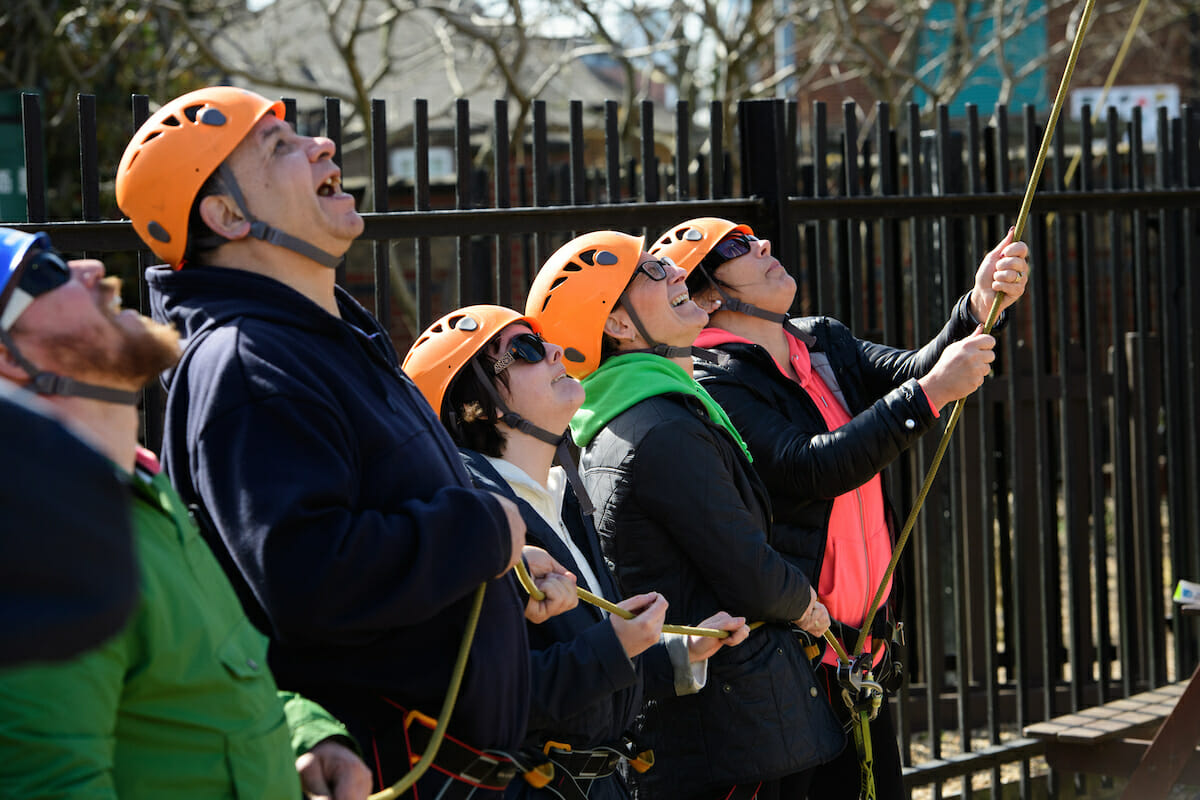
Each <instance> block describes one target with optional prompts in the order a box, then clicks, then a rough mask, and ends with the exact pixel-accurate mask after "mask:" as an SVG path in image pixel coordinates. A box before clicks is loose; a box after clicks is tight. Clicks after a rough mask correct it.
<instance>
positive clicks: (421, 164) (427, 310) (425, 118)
mask: <svg viewBox="0 0 1200 800" xmlns="http://www.w3.org/2000/svg"><path fill="white" fill-rule="evenodd" d="M431 207H432V205H431V203H430V196H429V101H428V100H425V99H423V98H417V99H415V100H413V210H414V211H428V210H429V209H430V208H431ZM413 246H414V248H415V258H416V262H417V263H416V272H417V327H416V329H417V330H418V331H423V330H425V329H426V328H427V327H429V325H430V323H432V322H433V320H434V316H433V259H432V257H431V256H430V246H429V237H428V236H418V237H417V239H416V241H415V242H414V245H413Z"/></svg>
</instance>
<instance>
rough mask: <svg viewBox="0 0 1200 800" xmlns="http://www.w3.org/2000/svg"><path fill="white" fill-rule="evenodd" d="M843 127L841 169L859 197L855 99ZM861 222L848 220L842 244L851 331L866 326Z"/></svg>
mask: <svg viewBox="0 0 1200 800" xmlns="http://www.w3.org/2000/svg"><path fill="white" fill-rule="evenodd" d="M842 130H843V131H845V134H846V135H845V137H844V139H843V142H844V149H843V150H842V171H843V176H844V179H845V181H846V196H847V197H857V196H858V193H859V192H858V186H859V176H858V113H857V111H856V107H855V105H854V102H853V101H850V100H848V101H846V102H844V103H842ZM860 224H861V221H860V220H856V219H851V220H846V224H845V235H846V238H845V242H844V245H843V246H844V247H845V248H846V250H845V252H846V259H845V261H846V266H847V267H848V269H847V270H846V271H845V275H846V282H845V290H846V295H845V299H846V300H847V301H848V302H847V305H846V310H847V311H848V312H849V313H848V314H847V315H846V316H845V317H844V319H845V320H846V324H848V325H849V326H850V330H852V331H859V330H861V329H862V328H863V327H864V325H865V322H864V315H863V297H864V296H865V294H866V292H865V288H864V277H863V264H862V236H861V234H860V232H859V226H860Z"/></svg>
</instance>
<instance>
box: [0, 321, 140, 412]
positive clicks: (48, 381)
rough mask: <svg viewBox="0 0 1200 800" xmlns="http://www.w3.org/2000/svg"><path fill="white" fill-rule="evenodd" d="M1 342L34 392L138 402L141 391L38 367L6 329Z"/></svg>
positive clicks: (125, 402) (28, 387)
mask: <svg viewBox="0 0 1200 800" xmlns="http://www.w3.org/2000/svg"><path fill="white" fill-rule="evenodd" d="M0 342H3V343H4V346H5V347H7V348H8V351H9V353H11V354H12V357H13V360H14V361H16V362H17V364H18V365H19V366H20V367H21V369H23V370H25V372H26V374H28V375H29V378H30V382H29V386H27V387H26V389H28V390H29V391H31V392H33V393H34V394H41V395H58V396H59V397H83V398H87V399H88V400H100V401H102V402H105V403H115V404H117V405H123V406H136V405H137V403H138V397H139V395H140V394H141V393H140V392H130V391H126V390H124V389H113V388H112V387H110V386H99V385H97V384H94V383H84V382H83V381H77V380H75V379H74V378H68V377H67V376H66V375H57V374H55V373H53V372H47V371H45V370H41V369H38V368H37V367H36V366H34V364H33V362H31V361H30V360H29V359H27V358H26V357H25V356H24V354H22V353H21V351H20V350H19V349H18V348H17V345H16V342H14V341H13V340H12V337H11V336H9V334H8V332H7V331H0Z"/></svg>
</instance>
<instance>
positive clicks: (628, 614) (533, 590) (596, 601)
mask: <svg viewBox="0 0 1200 800" xmlns="http://www.w3.org/2000/svg"><path fill="white" fill-rule="evenodd" d="M517 579H518V580H520V581H521V585H522V586H524V587H525V591H527V592H529V596H530V597H532V598H533V599H534V600H545V599H546V594H545V592H543V591H542V590H541V589H539V588H537V587H536V586H534V585H533V578H531V577H529V570H527V569H525V564H524V563H523V562H520V561H518V562H517ZM575 593H576V594H577V595H579V599H580V600H584V601H586V602H588V603H591V604H592V605H594V606H596V607H598V608H603V609H604V610H605V611H607V612H608V613H610V614H616V615H617V616H618V617H620V618H621V619H633V618H634V617H635V616H637V615H636V614H634V613H633V612H632V611H629V610H627V609H624V608H621V607H620V606H618V605H615V604H614V603H610V602H609V601H607V600H605V599H604V598H603V597H600V596H599V595H595V594H592V593H591V592H589V591H588V590H587V589H584V588H583V587H581V586H576V587H575ZM759 624H761V623H759ZM752 627H755V628H756V627H758V625H754V626H752ZM662 629H663V633H682V634H685V635H687V636H710V637H712V638H714V639H724V638H725V637H727V636H729V631H722V630H718V629H717V628H694V627H692V626H691V625H663V626H662Z"/></svg>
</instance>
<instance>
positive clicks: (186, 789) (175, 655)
mask: <svg viewBox="0 0 1200 800" xmlns="http://www.w3.org/2000/svg"><path fill="white" fill-rule="evenodd" d="M131 483H132V491H133V496H134V502H133V508H132V515H133V525H134V532H135V533H134V535H135V539H136V543H135V546H136V548H137V555H138V560H139V565H140V568H141V598H140V601H139V604H138V606H137V608H136V610H135V611H134V614H133V616H132V618H131V619H130V622H129V624H128V626H127V627H126V628H125V630H123V631H122V632H121V633H119V634H117V635H116V636H115V637H113V638H112V639H110V640H109V641H107V642H105V643H104V644H102V645H101V646H99V647H98V648H96V649H95V650H91V651H89V652H87V653H85V654H83V655H82V656H79V657H77V658H74V659H72V660H69V661H63V662H57V663H53V664H35V665H32V666H25V667H21V668H18V669H11V670H6V671H0V797H20V798H35V797H36V798H49V797H70V798H113V797H120V798H122V800H129V798H156V799H157V798H164V797H170V798H185V799H186V798H197V800H199V798H205V800H213V799H214V798H234V797H238V798H255V800H267V799H269V798H280V800H296V798H298V797H300V784H299V778H298V777H297V775H296V769H295V758H296V756H297V755H298V754H300V753H303V752H305V751H307V750H309V749H311V748H312V747H313V746H314V745H316V744H317V743H318V742H320V741H322V740H324V739H327V738H329V737H330V736H346V731H345V729H344V728H343V727H342V726H341V725H340V724H339V723H337V722H336V721H334V720H333V719H332V718H331V717H329V716H328V714H326V713H325V712H324V711H323V710H322V709H321V708H320V707H319V706H316V705H315V704H313V703H311V702H310V701H307V700H305V699H303V698H301V697H299V696H296V695H287V694H284V693H277V690H276V686H275V680H274V678H272V677H271V673H270V671H269V670H268V669H267V640H266V637H264V636H263V635H262V634H261V633H259V632H258V631H257V630H256V629H255V628H254V627H253V626H252V625H251V624H250V622H249V621H248V620H247V619H246V615H245V614H244V613H243V612H242V608H241V606H240V604H239V603H238V599H237V596H236V595H235V594H234V591H233V588H232V587H231V586H230V584H229V581H228V580H227V579H226V577H225V574H224V573H223V572H222V570H221V567H220V566H219V565H218V563H217V560H216V558H215V557H214V556H213V554H212V552H211V551H210V550H209V549H208V546H207V545H206V544H205V542H204V540H203V539H202V538H201V537H200V535H199V532H198V531H197V529H196V526H195V524H194V523H193V522H192V521H191V519H190V518H189V516H188V512H187V509H186V508H184V506H183V503H182V501H181V500H180V499H179V496H178V495H177V494H176V493H175V490H174V489H173V488H172V487H171V485H170V484H169V483H168V482H167V480H166V478H165V477H164V476H162V475H157V476H154V477H153V478H151V477H150V475H149V474H144V473H142V472H141V471H140V470H139V472H138V474H137V475H136V476H134V477H133V478H132V480H131ZM66 489H67V491H68V492H69V489H70V487H66ZM67 502H69V501H67ZM285 704H286V706H287V714H286V718H285ZM289 728H291V731H290V736H289ZM289 738H290V740H291V741H290V742H289Z"/></svg>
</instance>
